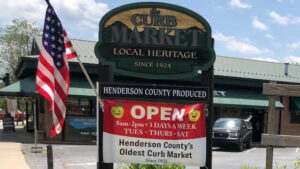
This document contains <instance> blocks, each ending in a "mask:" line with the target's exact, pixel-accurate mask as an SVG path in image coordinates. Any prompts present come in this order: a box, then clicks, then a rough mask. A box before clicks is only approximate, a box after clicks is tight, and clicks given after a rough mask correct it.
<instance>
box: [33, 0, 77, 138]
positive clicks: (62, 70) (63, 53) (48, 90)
mask: <svg viewBox="0 0 300 169" xmlns="http://www.w3.org/2000/svg"><path fill="white" fill-rule="evenodd" d="M46 2H47V4H48V8H47V11H46V16H45V23H44V30H43V37H42V47H41V49H40V56H39V62H38V67H37V73H36V89H37V91H38V92H39V93H40V94H41V95H43V96H44V97H45V98H46V99H47V100H48V101H49V103H50V111H51V112H52V117H53V123H52V127H51V136H52V137H53V136H55V135H57V134H59V133H60V132H61V130H62V127H63V124H64V119H65V116H66V104H67V96H68V91H69V83H70V78H69V65H68V60H67V59H70V58H73V57H76V56H77V54H76V52H75V50H74V49H73V47H72V43H71V41H70V40H69V38H68V37H67V33H66V31H65V30H64V29H63V27H62V24H61V22H60V20H59V18H58V17H57V15H56V13H55V11H54V9H53V7H52V5H51V4H50V3H49V1H48V0H46Z"/></svg>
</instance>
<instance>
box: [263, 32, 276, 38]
mask: <svg viewBox="0 0 300 169" xmlns="http://www.w3.org/2000/svg"><path fill="white" fill-rule="evenodd" d="M265 37H266V38H269V39H274V37H273V36H272V35H271V34H269V33H266V34H265Z"/></svg>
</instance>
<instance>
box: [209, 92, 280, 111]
mask: <svg viewBox="0 0 300 169" xmlns="http://www.w3.org/2000/svg"><path fill="white" fill-rule="evenodd" d="M214 105H216V106H224V107H240V108H254V109H267V108H268V107H269V100H268V96H265V95H263V94H262V92H261V91H259V90H256V89H251V88H228V87H227V88H223V89H220V88H216V89H215V91H214ZM275 107H276V109H282V108H283V105H282V104H281V103H280V102H279V101H276V102H275Z"/></svg>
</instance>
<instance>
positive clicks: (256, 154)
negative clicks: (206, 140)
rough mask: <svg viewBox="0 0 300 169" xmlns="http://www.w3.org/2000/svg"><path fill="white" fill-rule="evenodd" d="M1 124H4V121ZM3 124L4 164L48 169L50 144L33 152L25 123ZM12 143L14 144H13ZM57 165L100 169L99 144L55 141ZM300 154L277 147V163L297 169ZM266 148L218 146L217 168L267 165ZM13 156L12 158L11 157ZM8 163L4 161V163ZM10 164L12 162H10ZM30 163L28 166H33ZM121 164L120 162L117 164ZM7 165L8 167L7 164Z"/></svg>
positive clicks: (0, 145) (1, 153)
mask: <svg viewBox="0 0 300 169" xmlns="http://www.w3.org/2000/svg"><path fill="white" fill-rule="evenodd" d="M0 126H1V127H2V124H1V121H0ZM1 127H0V164H1V166H0V168H1V169H3V168H5V167H3V166H5V165H6V166H7V169H14V168H16V167H12V166H13V165H14V164H22V165H23V167H17V168H16V169H18V168H20V169H25V168H26V167H28V166H29V167H30V168H31V169H47V153H46V152H47V150H46V146H47V144H39V145H38V146H40V147H42V148H43V151H42V152H41V153H32V152H31V148H32V147H34V142H33V141H34V139H33V138H34V137H33V133H27V132H26V130H25V129H24V128H23V127H22V126H18V127H17V128H16V132H9V133H4V132H3V130H2V128H1ZM9 147H11V148H9ZM52 147H53V158H54V168H55V169H96V161H97V147H96V145H95V144H94V145H91V144H89V145H74V144H72V145H71V144H52ZM297 157H300V154H299V153H296V148H275V149H274V166H276V164H275V163H277V164H278V165H286V166H287V167H286V169H293V168H294V166H293V162H294V161H295V160H296V159H297ZM265 159H266V149H265V148H252V149H246V150H244V151H243V152H236V151H235V150H231V149H223V148H216V147H215V148H214V150H213V169H241V166H243V165H248V166H252V167H257V168H258V169H264V168H265ZM8 160H10V161H8ZM3 164H4V165H3ZM8 165H10V166H8ZM29 167H28V168H29ZM115 167H116V168H117V166H116V165H115ZM274 168H275V167H274ZM5 169H6V168H5ZM186 169H198V167H196V168H194V167H186Z"/></svg>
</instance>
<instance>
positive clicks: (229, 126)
mask: <svg viewBox="0 0 300 169" xmlns="http://www.w3.org/2000/svg"><path fill="white" fill-rule="evenodd" d="M244 143H246V144H247V148H251V147H252V125H251V123H250V122H249V120H244V119H239V118H220V119H218V120H217V121H216V122H215V124H214V128H213V145H214V146H218V147H224V146H235V147H236V149H237V150H238V151H243V145H244Z"/></svg>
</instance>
